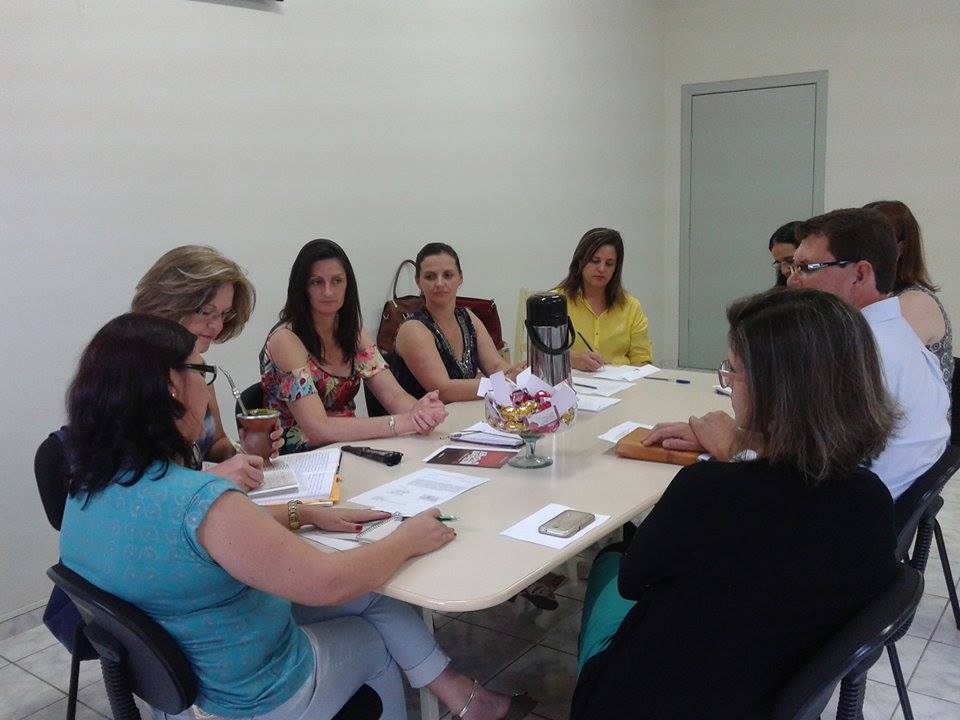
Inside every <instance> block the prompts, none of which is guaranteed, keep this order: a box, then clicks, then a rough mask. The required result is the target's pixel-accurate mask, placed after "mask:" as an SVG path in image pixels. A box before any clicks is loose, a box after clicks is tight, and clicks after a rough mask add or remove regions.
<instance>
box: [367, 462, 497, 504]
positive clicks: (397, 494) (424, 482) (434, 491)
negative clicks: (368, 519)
mask: <svg viewBox="0 0 960 720" xmlns="http://www.w3.org/2000/svg"><path fill="white" fill-rule="evenodd" d="M488 480H489V478H481V477H474V476H473V475H464V474H462V473H454V472H448V471H447V470H434V469H432V468H424V469H422V470H417V471H416V472H412V473H410V474H409V475H404V476H403V477H402V478H398V479H397V480H394V481H393V482H388V483H387V484H386V485H381V486H380V487H378V488H374V489H373V490H368V491H367V492H365V493H361V494H360V495H357V496H356V497H352V498H350V502H354V503H357V504H358V505H366V506H367V507H370V508H373V509H375V510H386V511H387V512H400V513H403V514H404V515H416V514H417V513H418V512H423V511H424V510H428V509H430V508H432V507H435V506H437V505H441V504H443V503H445V502H447V501H448V500H452V499H453V498H455V497H456V496H457V495H459V494H460V493H462V492H466V491H467V490H470V489H471V488H475V487H477V486H478V485H483V484H484V483H485V482H487V481H488Z"/></svg>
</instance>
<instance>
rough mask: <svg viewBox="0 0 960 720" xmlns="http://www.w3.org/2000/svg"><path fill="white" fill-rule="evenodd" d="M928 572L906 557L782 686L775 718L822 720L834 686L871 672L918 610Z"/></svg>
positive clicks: (785, 719)
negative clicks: (884, 584) (878, 590)
mask: <svg viewBox="0 0 960 720" xmlns="http://www.w3.org/2000/svg"><path fill="white" fill-rule="evenodd" d="M922 594H923V575H921V574H920V572H919V571H917V570H915V569H913V568H912V567H910V566H909V565H907V564H906V563H901V564H900V566H899V568H898V570H897V575H896V577H895V578H894V580H893V582H892V583H890V585H888V586H887V587H886V588H885V589H884V590H883V591H882V592H881V593H880V594H879V595H877V596H876V597H875V598H874V599H873V600H871V601H870V602H869V603H868V604H867V606H866V607H865V608H863V610H861V611H860V612H859V613H857V614H856V615H855V616H854V617H852V618H851V619H850V620H849V621H848V622H847V624H846V625H844V626H843V627H842V628H841V629H840V631H839V632H837V633H836V634H835V635H834V636H833V637H832V638H830V639H829V640H828V641H827V642H826V644H824V645H823V646H822V647H821V648H820V649H819V650H817V651H816V652H815V653H814V654H813V656H812V657H811V658H809V659H808V660H807V662H806V663H805V664H804V665H803V667H801V668H800V670H799V671H798V672H796V673H795V674H794V675H793V677H792V678H791V679H790V681H789V682H788V683H787V685H786V687H785V688H784V689H783V690H782V691H781V692H780V695H779V697H778V698H777V702H776V706H775V708H774V713H773V719H774V720H816V718H818V717H819V716H820V713H821V712H822V710H823V708H824V707H825V706H826V704H827V701H828V700H829V699H830V695H831V694H832V693H833V689H834V688H835V687H836V686H837V683H839V682H840V680H842V679H843V678H844V677H846V676H847V675H850V674H859V673H865V672H866V671H867V669H868V668H869V667H870V665H872V664H873V663H874V662H875V661H876V658H877V657H878V656H879V655H880V654H881V653H882V652H883V647H884V645H886V643H887V641H888V640H890V639H891V638H892V637H893V636H894V635H895V634H896V632H897V631H898V630H899V629H900V627H901V626H902V625H903V624H904V623H905V622H907V621H908V620H909V619H910V618H911V617H913V614H914V613H915V612H916V609H917V605H918V604H919V602H920V596H921V595H922Z"/></svg>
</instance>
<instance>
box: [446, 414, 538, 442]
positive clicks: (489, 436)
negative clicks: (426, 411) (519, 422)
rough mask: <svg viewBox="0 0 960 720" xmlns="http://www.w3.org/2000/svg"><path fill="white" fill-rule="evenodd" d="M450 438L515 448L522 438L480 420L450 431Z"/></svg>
mask: <svg viewBox="0 0 960 720" xmlns="http://www.w3.org/2000/svg"><path fill="white" fill-rule="evenodd" d="M450 440H456V441H457V442H462V443H473V444H476V445H496V446H498V447H508V448H516V447H520V446H521V445H523V440H521V439H520V436H519V435H517V434H515V433H508V432H503V431H502V430H497V429H496V428H495V427H493V426H492V425H490V424H488V423H486V422H484V421H482V420H481V421H480V422H478V423H474V424H473V425H471V426H470V427H468V428H466V429H464V430H460V431H459V432H455V433H450Z"/></svg>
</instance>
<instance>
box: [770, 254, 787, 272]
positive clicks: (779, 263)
mask: <svg viewBox="0 0 960 720" xmlns="http://www.w3.org/2000/svg"><path fill="white" fill-rule="evenodd" d="M791 265H793V257H788V258H784V259H783V260H774V261H773V262H772V263H770V267H772V268H773V269H775V270H780V269H781V268H782V269H783V270H789V269H790V266H791Z"/></svg>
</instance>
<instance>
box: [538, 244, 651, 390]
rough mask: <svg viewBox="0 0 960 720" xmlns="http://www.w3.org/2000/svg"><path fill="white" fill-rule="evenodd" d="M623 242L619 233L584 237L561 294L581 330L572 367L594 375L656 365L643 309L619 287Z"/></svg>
mask: <svg viewBox="0 0 960 720" xmlns="http://www.w3.org/2000/svg"><path fill="white" fill-rule="evenodd" d="M622 273H623V238H621V237H620V233H619V232H617V231H616V230H611V229H609V228H594V229H593V230H588V231H587V232H586V233H584V236H583V237H582V238H580V242H579V243H578V244H577V249H576V250H574V252H573V259H572V260H571V261H570V269H569V271H568V272H567V277H565V278H564V279H563V282H561V283H560V285H559V286H558V287H557V292H560V293H562V294H563V295H565V296H566V298H567V312H568V313H569V315H570V319H571V320H572V321H573V326H574V328H576V330H577V337H576V341H575V342H574V344H573V347H572V348H571V353H570V362H571V364H572V365H573V367H574V368H576V369H577V370H584V371H587V372H593V371H595V370H599V369H600V368H601V367H602V366H603V365H604V364H605V363H609V364H610V365H645V364H647V363H652V362H653V349H652V347H651V346H650V337H649V336H648V335H647V317H646V315H644V314H643V308H642V307H640V303H639V302H638V301H637V299H636V298H635V297H633V295H631V294H630V293H628V292H627V291H626V290H625V289H624V287H623V284H622V283H621V280H620V277H621V275H622Z"/></svg>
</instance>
